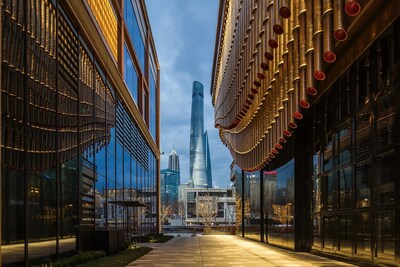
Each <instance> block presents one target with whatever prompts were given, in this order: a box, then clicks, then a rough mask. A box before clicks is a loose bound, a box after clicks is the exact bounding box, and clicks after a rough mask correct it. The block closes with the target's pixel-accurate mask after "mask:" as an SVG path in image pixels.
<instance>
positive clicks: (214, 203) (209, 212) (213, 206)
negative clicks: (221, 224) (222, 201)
mask: <svg viewBox="0 0 400 267" xmlns="http://www.w3.org/2000/svg"><path fill="white" fill-rule="evenodd" d="M196 201H197V203H196V215H197V217H198V218H202V221H203V223H204V225H205V227H206V228H209V227H210V226H211V223H212V222H213V220H215V218H216V217H217V215H218V197H216V196H211V195H210V193H208V192H207V193H206V195H204V196H198V197H197V199H196Z"/></svg>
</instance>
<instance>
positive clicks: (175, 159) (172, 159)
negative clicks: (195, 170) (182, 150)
mask: <svg viewBox="0 0 400 267" xmlns="http://www.w3.org/2000/svg"><path fill="white" fill-rule="evenodd" d="M168 169H170V170H173V171H177V172H179V173H180V171H181V169H180V164H179V155H178V153H177V152H176V150H175V148H173V149H172V151H171V153H170V154H169V157H168Z"/></svg>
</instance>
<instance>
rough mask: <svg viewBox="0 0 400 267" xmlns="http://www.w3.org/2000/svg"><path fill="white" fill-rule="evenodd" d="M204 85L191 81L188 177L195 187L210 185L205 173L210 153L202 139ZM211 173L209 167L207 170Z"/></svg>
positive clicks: (209, 177)
mask: <svg viewBox="0 0 400 267" xmlns="http://www.w3.org/2000/svg"><path fill="white" fill-rule="evenodd" d="M205 136H206V137H207V134H205V133H204V87H203V85H202V84H201V83H200V82H198V81H194V82H193V92H192V114H191V121H190V177H191V180H192V181H193V185H194V187H196V188H206V187H212V180H211V175H210V174H209V175H207V169H208V168H207V165H209V164H207V162H206V160H207V158H208V157H209V155H210V152H209V147H208V140H207V141H206V140H204V137H205ZM209 172H210V173H211V169H210V170H209Z"/></svg>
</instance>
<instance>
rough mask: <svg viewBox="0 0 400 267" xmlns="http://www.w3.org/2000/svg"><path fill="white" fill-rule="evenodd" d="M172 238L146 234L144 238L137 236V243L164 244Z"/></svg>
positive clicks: (170, 236)
mask: <svg viewBox="0 0 400 267" xmlns="http://www.w3.org/2000/svg"><path fill="white" fill-rule="evenodd" d="M173 237H174V236H172V235H164V234H148V235H145V236H138V237H137V241H138V242H150V243H165V242H167V241H169V240H170V239H172V238H173Z"/></svg>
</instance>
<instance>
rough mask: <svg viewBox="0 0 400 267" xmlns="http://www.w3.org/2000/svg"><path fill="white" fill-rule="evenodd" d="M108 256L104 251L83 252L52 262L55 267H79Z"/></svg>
mask: <svg viewBox="0 0 400 267" xmlns="http://www.w3.org/2000/svg"><path fill="white" fill-rule="evenodd" d="M104 256H106V253H105V252H104V251H86V252H82V253H79V254H76V255H73V256H70V257H68V258H67V257H66V258H61V259H58V260H56V261H55V262H52V266H53V267H69V266H77V265H79V264H83V263H86V262H89V261H94V260H97V259H99V258H102V257H104ZM34 266H38V267H39V266H41V265H34Z"/></svg>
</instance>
